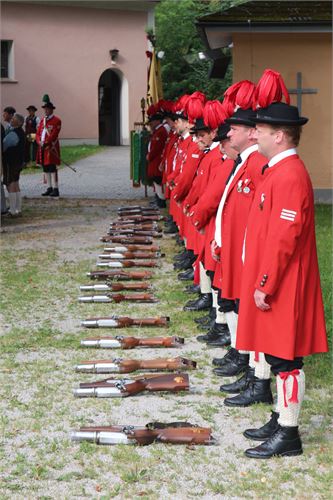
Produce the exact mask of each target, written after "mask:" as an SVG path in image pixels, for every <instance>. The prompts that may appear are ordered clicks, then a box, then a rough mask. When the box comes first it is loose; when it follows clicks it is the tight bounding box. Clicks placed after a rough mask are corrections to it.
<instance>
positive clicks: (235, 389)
mask: <svg viewBox="0 0 333 500" xmlns="http://www.w3.org/2000/svg"><path fill="white" fill-rule="evenodd" d="M253 378H254V368H251V367H250V366H249V367H248V368H247V370H246V372H245V373H244V374H243V375H242V376H241V378H239V379H238V380H236V381H235V382H232V384H222V385H221V387H220V391H221V392H227V393H231V394H237V393H239V392H242V391H244V390H245V389H246V387H247V385H248V384H249V382H250V380H252V379H253Z"/></svg>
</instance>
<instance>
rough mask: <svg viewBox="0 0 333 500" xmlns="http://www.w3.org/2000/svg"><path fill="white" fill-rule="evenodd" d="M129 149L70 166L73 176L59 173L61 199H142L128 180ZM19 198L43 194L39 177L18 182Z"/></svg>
mask: <svg viewBox="0 0 333 500" xmlns="http://www.w3.org/2000/svg"><path fill="white" fill-rule="evenodd" d="M129 165H130V148H129V147H128V146H120V147H110V148H106V149H105V151H103V152H101V153H97V154H95V155H93V156H89V157H88V158H84V159H82V160H79V161H77V162H76V163H74V164H73V166H74V167H75V168H76V170H77V173H74V172H73V171H72V170H70V169H69V168H67V167H65V168H63V169H61V171H60V173H59V190H60V195H61V197H62V198H81V199H82V198H93V199H120V198H122V199H124V198H131V199H137V198H142V197H143V196H144V194H145V193H144V187H140V188H136V189H133V187H132V182H131V180H130V170H129ZM20 185H21V190H22V195H23V196H25V197H27V198H35V197H36V196H38V197H39V196H40V193H42V192H43V191H44V190H45V185H44V184H43V175H41V174H40V173H37V174H27V175H22V176H21V178H20Z"/></svg>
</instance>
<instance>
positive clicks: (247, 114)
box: [225, 108, 256, 127]
mask: <svg viewBox="0 0 333 500" xmlns="http://www.w3.org/2000/svg"><path fill="white" fill-rule="evenodd" d="M255 117H256V112H255V111H253V109H252V108H249V109H242V108H238V109H237V111H235V113H234V114H233V115H232V116H231V117H230V118H227V119H226V121H225V123H228V124H229V125H246V126H247V127H255V126H256V125H255V123H254V118H255Z"/></svg>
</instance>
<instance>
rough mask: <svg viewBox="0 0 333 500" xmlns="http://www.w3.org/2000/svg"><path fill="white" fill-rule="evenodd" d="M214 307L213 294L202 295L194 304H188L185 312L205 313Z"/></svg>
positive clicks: (184, 308)
mask: <svg viewBox="0 0 333 500" xmlns="http://www.w3.org/2000/svg"><path fill="white" fill-rule="evenodd" d="M211 307H212V294H211V293H202V294H201V296H200V297H199V298H198V299H197V300H195V301H194V302H193V303H191V304H189V303H187V304H186V305H185V306H184V307H183V310H184V311H204V310H205V309H210V308H211Z"/></svg>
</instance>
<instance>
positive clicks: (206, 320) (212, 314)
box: [194, 307, 216, 325]
mask: <svg viewBox="0 0 333 500" xmlns="http://www.w3.org/2000/svg"><path fill="white" fill-rule="evenodd" d="M215 319H216V309H215V307H212V308H211V309H210V310H209V313H208V314H206V316H201V317H200V318H195V319H194V321H195V322H196V323H198V325H210V324H211V322H212V320H213V321H214V323H215Z"/></svg>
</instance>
